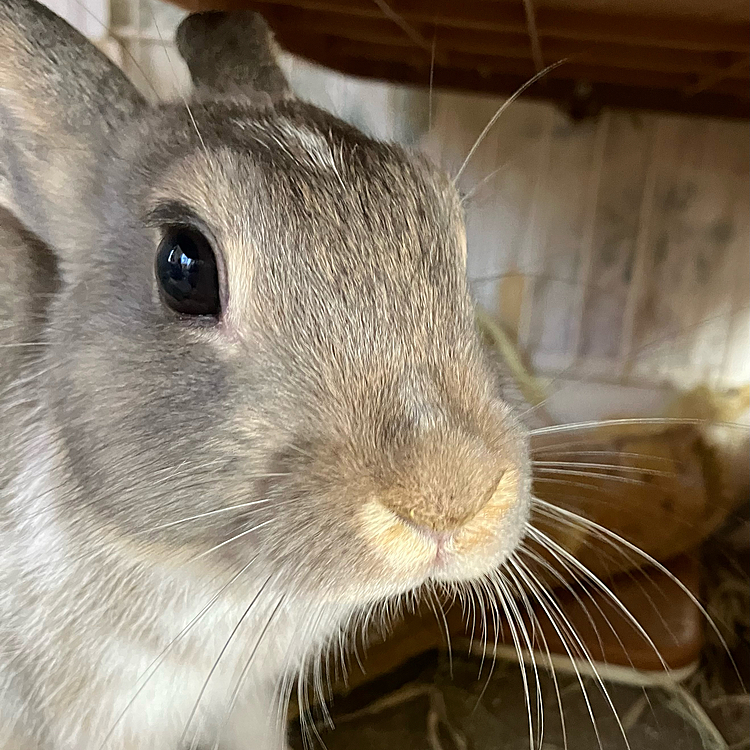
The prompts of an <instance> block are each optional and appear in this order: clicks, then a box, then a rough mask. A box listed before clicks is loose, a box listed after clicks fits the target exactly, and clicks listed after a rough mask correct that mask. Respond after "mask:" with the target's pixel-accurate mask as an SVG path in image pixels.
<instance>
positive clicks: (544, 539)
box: [527, 525, 671, 672]
mask: <svg viewBox="0 0 750 750" xmlns="http://www.w3.org/2000/svg"><path fill="white" fill-rule="evenodd" d="M527 528H528V533H529V536H530V537H531V538H532V539H534V540H535V541H536V542H538V543H539V544H540V545H542V547H544V548H545V549H547V550H549V551H550V552H551V553H552V554H553V555H555V556H556V557H557V558H558V559H559V558H560V556H562V557H563V558H564V559H565V560H567V562H569V563H570V564H571V565H572V566H573V567H574V568H575V569H576V570H578V571H579V572H581V573H582V574H583V575H584V576H585V577H586V578H588V579H589V580H590V581H591V582H592V583H593V584H594V585H595V586H596V588H598V589H599V590H600V591H601V592H602V593H603V594H604V595H605V596H606V597H607V599H609V601H611V602H612V603H613V604H614V605H615V606H616V607H617V609H618V610H619V611H620V612H622V614H623V615H624V616H625V618H626V619H627V620H628V621H629V622H630V623H631V624H632V625H633V626H634V627H635V628H636V630H637V631H638V633H639V634H640V635H641V637H642V638H644V640H645V641H646V643H648V645H649V647H650V648H651V649H653V652H654V654H655V655H656V657H657V658H658V659H659V662H660V664H661V665H662V668H663V669H664V671H665V672H670V671H671V670H670V668H669V665H668V664H667V663H666V662H665V661H664V658H663V657H662V655H661V652H660V651H659V649H658V648H657V647H656V644H655V643H654V641H653V639H652V638H651V636H650V635H649V634H648V633H647V632H646V630H645V629H644V627H643V625H641V623H640V622H639V621H638V619H637V618H636V617H635V616H634V615H633V613H632V612H631V611H630V610H629V609H628V608H627V607H626V606H625V605H624V604H623V603H622V602H621V601H620V599H619V597H617V596H616V595H615V594H614V592H613V591H612V589H610V588H609V586H607V584H606V583H604V581H602V579H601V578H599V576H597V575H596V574H595V573H593V572H592V571H591V570H589V569H588V568H587V567H586V566H585V565H584V564H583V563H582V562H581V561H580V560H578V559H577V558H576V557H574V556H573V555H572V554H571V553H570V552H568V550H566V549H565V548H564V547H563V546H562V545H560V544H558V543H557V542H556V541H555V540H554V539H552V537H550V536H548V535H547V534H545V533H544V532H543V531H540V530H539V529H537V528H534V527H533V526H531V525H529V526H528V527H527Z"/></svg>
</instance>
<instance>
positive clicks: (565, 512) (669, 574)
mask: <svg viewBox="0 0 750 750" xmlns="http://www.w3.org/2000/svg"><path fill="white" fill-rule="evenodd" d="M534 502H536V503H537V504H539V505H542V506H544V507H546V508H549V509H551V510H552V511H553V512H557V513H558V514H559V515H560V516H564V517H567V518H571V517H573V518H577V519H578V520H579V521H580V522H581V523H583V524H585V525H587V526H590V527H591V528H595V529H597V530H598V531H600V532H601V533H602V534H604V535H606V536H608V537H610V538H611V539H612V540H614V541H616V542H618V543H619V544H621V545H623V546H625V547H627V548H628V549H630V550H631V551H632V552H635V553H636V554H637V555H639V556H640V557H641V558H642V559H644V560H646V561H647V562H648V563H650V564H651V565H653V566H654V567H655V568H656V569H657V570H659V571H660V572H662V573H664V575H666V576H667V577H668V578H669V579H670V580H671V581H672V582H673V583H675V584H676V585H677V586H678V587H679V589H680V590H681V591H682V592H683V593H684V594H685V595H686V596H687V597H688V598H689V599H690V601H691V602H692V603H693V605H694V606H695V607H697V608H698V611H699V612H700V613H701V614H702V615H703V617H705V618H706V622H707V623H708V624H709V627H710V628H711V630H713V632H714V634H715V635H716V637H717V638H718V640H719V643H720V644H721V646H722V648H723V649H724V650H725V651H726V653H727V655H728V657H729V659H730V661H731V663H732V667H733V670H734V672H735V674H736V675H737V677H738V679H739V680H740V682H742V677H741V674H740V671H739V667H738V666H737V663H736V661H735V660H734V657H733V656H732V654H731V651H730V650H729V646H728V645H727V642H726V639H725V638H724V636H723V635H722V634H721V631H720V630H719V627H718V625H717V624H716V623H715V622H714V620H713V618H712V617H711V616H710V615H709V614H708V612H707V611H706V608H705V607H704V606H703V605H702V604H701V603H700V601H699V600H698V598H697V597H696V596H695V594H694V593H693V592H692V591H691V590H690V589H689V588H688V587H687V586H686V585H685V584H684V583H683V582H682V581H681V580H680V579H679V578H678V577H677V576H676V575H675V574H674V573H672V571H671V570H669V568H667V567H666V566H665V565H663V564H662V563H660V562H659V561H658V560H657V559H656V558H655V557H653V555H649V554H648V553H647V552H644V551H643V550H642V549H640V548H639V547H638V546H637V545H635V544H633V543H632V542H629V541H628V540H627V539H625V538H624V537H622V536H620V535H619V534H615V533H614V532H613V531H610V530H609V529H608V528H606V527H605V526H602V525H601V524H598V523H596V522H595V521H591V520H590V519H588V518H584V517H582V516H579V515H578V514H577V513H573V512H572V511H569V510H565V509H564V508H558V507H557V506H556V505H553V504H552V503H548V502H546V501H545V500H541V499H540V498H534ZM545 536H546V535H545ZM573 559H575V558H573ZM576 562H577V561H576ZM582 567H585V566H582Z"/></svg>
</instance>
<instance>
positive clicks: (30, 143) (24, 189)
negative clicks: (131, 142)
mask: <svg viewBox="0 0 750 750" xmlns="http://www.w3.org/2000/svg"><path fill="white" fill-rule="evenodd" d="M143 104H144V102H143V100H142V98H141V97H140V95H139V94H138V93H137V91H136V89H135V88H134V87H133V85H132V84H131V83H130V81H128V80H127V78H126V77H125V76H124V75H123V73H122V72H121V71H120V70H119V69H118V68H117V67H116V66H115V65H114V64H113V63H111V62H110V60H109V59H108V58H107V57H105V56H104V55H103V54H102V53H101V52H99V50H98V49H96V47H94V45H93V44H91V43H90V42H89V41H88V40H87V39H85V38H84V37H83V36H82V35H81V34H79V33H78V32H77V31H75V30H74V29H73V28H72V27H70V26H69V25H68V24H67V23H66V22H65V21H63V20H62V19H61V18H59V17H58V16H56V15H55V14H54V13H52V12H51V11H49V10H48V9H47V8H45V7H43V6H42V5H39V4H38V3H36V2H34V0H0V207H4V208H6V209H8V210H10V212H11V213H13V214H15V216H16V217H17V218H18V219H19V221H21V223H22V224H24V225H25V226H26V228H27V229H28V230H30V231H31V232H33V233H34V234H36V235H37V236H38V237H39V238H40V239H42V240H43V241H44V242H45V243H46V244H48V245H49V246H50V247H51V248H52V249H53V251H55V253H56V254H58V255H59V256H61V258H60V259H61V260H62V262H63V264H64V263H65V262H66V260H67V259H68V256H69V254H70V253H72V252H74V250H75V247H76V246H77V245H80V227H81V226H82V225H83V224H84V223H85V222H86V221H87V220H88V221H89V222H91V221H94V220H95V217H96V214H95V212H96V202H97V201H96V196H97V194H98V192H99V191H98V190H97V184H98V182H101V179H102V178H101V177H97V175H101V174H102V173H103V171H104V170H106V166H105V165H103V164H102V153H104V152H106V148H107V143H108V139H109V138H110V136H112V135H114V136H116V134H117V132H118V130H120V129H121V127H122V124H123V122H124V121H125V120H127V119H129V118H130V117H132V116H133V114H134V112H135V111H136V109H138V108H139V107H141V106H142V105H143ZM89 225H90V226H91V223H89Z"/></svg>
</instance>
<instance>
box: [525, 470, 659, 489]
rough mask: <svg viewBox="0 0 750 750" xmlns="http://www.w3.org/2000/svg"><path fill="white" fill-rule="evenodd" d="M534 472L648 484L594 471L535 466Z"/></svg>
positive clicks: (630, 478) (640, 480)
mask: <svg viewBox="0 0 750 750" xmlns="http://www.w3.org/2000/svg"><path fill="white" fill-rule="evenodd" d="M535 472H538V473H539V474H553V475H556V474H561V475H563V476H572V477H591V478H592V479H603V480H607V481H610V482H623V483H624V484H640V485H645V484H648V482H645V481H644V480H643V479H635V478H634V477H621V476H618V475H617V474H604V473H602V472H595V471H576V470H575V469H555V468H551V467H549V468H548V467H546V466H537V467H536V468H535Z"/></svg>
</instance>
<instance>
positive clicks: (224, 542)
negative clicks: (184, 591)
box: [191, 518, 273, 562]
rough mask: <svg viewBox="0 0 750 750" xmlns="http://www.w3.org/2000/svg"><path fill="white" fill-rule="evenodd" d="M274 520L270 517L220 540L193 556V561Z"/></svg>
mask: <svg viewBox="0 0 750 750" xmlns="http://www.w3.org/2000/svg"><path fill="white" fill-rule="evenodd" d="M272 520H273V519H271V518H269V519H268V520H267V521H263V522H262V523H259V524H256V525H255V526H252V527H251V528H249V529H245V531H241V532H240V533H239V534H235V535H234V536H233V537H231V538H229V539H225V540H224V541H223V542H220V543H219V544H216V545H214V546H213V547H211V549H207V550H206V551H205V552H201V553H199V554H198V555H196V556H195V557H193V559H192V560H191V562H195V561H196V560H200V559H201V558H203V557H206V555H210V554H211V553H212V552H216V550H218V549H221V548H222V547H224V546H226V545H227V544H231V543H232V542H235V541H237V539H240V538H241V537H243V536H246V535H247V534H252V532H253V531H257V530H258V529H262V528H263V527H264V526H268V524H269V523H271V522H272Z"/></svg>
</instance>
